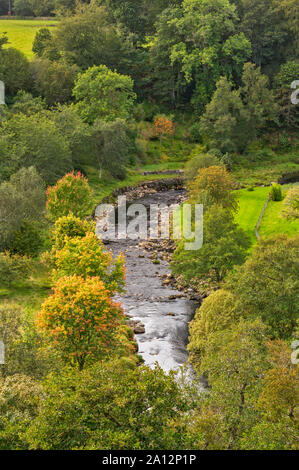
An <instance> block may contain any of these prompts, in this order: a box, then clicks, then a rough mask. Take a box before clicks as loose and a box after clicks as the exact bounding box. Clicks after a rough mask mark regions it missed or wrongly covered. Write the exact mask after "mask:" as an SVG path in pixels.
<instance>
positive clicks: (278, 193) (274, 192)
mask: <svg viewBox="0 0 299 470" xmlns="http://www.w3.org/2000/svg"><path fill="white" fill-rule="evenodd" d="M271 199H272V201H282V199H283V195H282V188H281V186H280V184H272V186H271Z"/></svg>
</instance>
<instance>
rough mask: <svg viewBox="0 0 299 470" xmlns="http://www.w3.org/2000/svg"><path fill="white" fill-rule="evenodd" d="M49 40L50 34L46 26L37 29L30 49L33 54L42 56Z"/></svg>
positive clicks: (50, 38)
mask: <svg viewBox="0 0 299 470" xmlns="http://www.w3.org/2000/svg"><path fill="white" fill-rule="evenodd" d="M51 40H52V34H51V31H50V30H49V29H48V28H41V29H39V30H38V31H37V33H36V35H35V38H34V41H33V44H32V51H33V52H34V54H36V55H37V56H38V57H42V55H43V52H44V50H45V48H46V47H47V46H48V45H49V44H50V42H51Z"/></svg>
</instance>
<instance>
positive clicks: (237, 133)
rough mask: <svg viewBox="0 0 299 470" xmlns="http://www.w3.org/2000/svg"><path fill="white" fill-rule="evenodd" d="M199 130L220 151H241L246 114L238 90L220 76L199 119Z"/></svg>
mask: <svg viewBox="0 0 299 470" xmlns="http://www.w3.org/2000/svg"><path fill="white" fill-rule="evenodd" d="M200 124H201V131H202V133H203V134H206V135H207V136H209V138H210V139H211V144H212V145H213V146H215V147H217V148H219V149H220V150H222V152H234V151H236V150H238V151H242V150H244V149H245V148H246V145H247V139H246V133H245V136H244V132H243V131H244V130H245V127H246V124H247V115H246V111H245V109H244V105H243V102H242V99H241V96H240V91H239V90H232V84H231V83H230V82H229V81H228V80H227V79H226V78H225V77H222V78H221V79H220V80H219V82H217V86H216V91H215V93H214V95H213V98H212V100H211V101H210V103H209V104H208V105H207V107H206V111H205V113H204V114H203V115H202V117H201V119H200Z"/></svg>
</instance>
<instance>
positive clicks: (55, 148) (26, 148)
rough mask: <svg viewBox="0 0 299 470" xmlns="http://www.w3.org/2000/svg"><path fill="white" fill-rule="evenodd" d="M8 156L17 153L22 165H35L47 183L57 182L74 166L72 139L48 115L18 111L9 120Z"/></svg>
mask: <svg viewBox="0 0 299 470" xmlns="http://www.w3.org/2000/svg"><path fill="white" fill-rule="evenodd" d="M3 133H4V134H5V135H6V136H8V140H7V151H8V157H9V158H14V155H16V156H17V162H18V167H20V166H25V167H29V166H35V167H36V169H37V171H38V172H39V174H40V175H41V176H42V177H43V179H44V180H45V182H46V183H50V184H51V183H54V182H55V181H56V180H57V179H58V178H60V177H61V176H63V175H64V174H65V173H66V172H67V171H69V170H71V168H72V161H71V152H70V149H69V146H68V142H67V141H66V139H65V138H64V137H63V136H62V135H61V133H60V132H59V130H58V129H57V127H56V126H55V124H54V123H53V121H51V120H50V119H48V118H47V117H46V116H44V115H40V114H34V115H32V116H25V115H23V114H18V115H15V116H13V117H12V118H11V119H9V120H8V121H6V122H5V123H4V126H3Z"/></svg>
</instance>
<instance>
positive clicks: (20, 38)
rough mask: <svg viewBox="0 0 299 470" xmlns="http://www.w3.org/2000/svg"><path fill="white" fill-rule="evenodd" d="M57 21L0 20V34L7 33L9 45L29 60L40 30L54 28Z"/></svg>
mask: <svg viewBox="0 0 299 470" xmlns="http://www.w3.org/2000/svg"><path fill="white" fill-rule="evenodd" d="M56 25H57V20H56V19H55V18H53V19H51V20H0V34H2V33H7V37H8V39H9V44H7V46H6V47H14V48H16V49H18V50H20V51H22V52H23V53H24V54H25V55H26V56H27V57H28V58H29V59H30V58H32V57H33V55H34V54H33V52H32V44H33V40H34V37H35V34H36V32H37V31H38V30H39V29H40V28H49V29H50V30H51V29H52V28H55V27H56Z"/></svg>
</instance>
